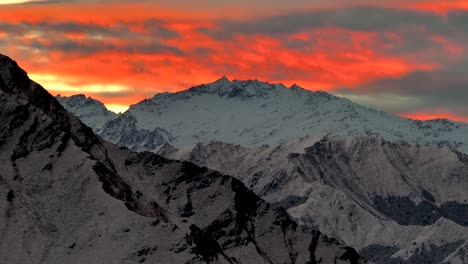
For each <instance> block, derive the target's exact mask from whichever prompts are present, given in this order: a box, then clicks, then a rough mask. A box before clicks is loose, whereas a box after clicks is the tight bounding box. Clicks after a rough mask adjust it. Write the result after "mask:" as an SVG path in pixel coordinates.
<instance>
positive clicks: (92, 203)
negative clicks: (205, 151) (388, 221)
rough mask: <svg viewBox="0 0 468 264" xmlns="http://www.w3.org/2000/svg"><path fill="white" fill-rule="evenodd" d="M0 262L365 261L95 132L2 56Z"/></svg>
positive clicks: (238, 186)
mask: <svg viewBox="0 0 468 264" xmlns="http://www.w3.org/2000/svg"><path fill="white" fill-rule="evenodd" d="M0 76H1V78H0V102H1V107H0V120H1V122H0V131H1V132H0V137H1V140H0V193H2V194H4V196H3V199H0V212H1V215H0V237H1V239H0V262H1V263H142V262H147V263H351V264H354V263H365V262H366V261H365V260H363V259H362V258H361V257H360V256H359V255H358V254H357V253H356V251H354V250H353V249H351V248H349V247H346V246H343V245H342V244H341V243H339V242H338V241H337V240H335V239H330V238H328V237H326V236H324V235H322V234H321V233H320V232H318V231H314V230H311V229H309V228H307V227H304V226H301V225H298V224H296V222H294V221H293V220H292V219H291V218H290V217H289V215H288V214H287V213H286V212H285V211H284V209H281V208H279V207H275V206H273V205H270V204H268V203H267V202H265V201H264V200H262V199H261V198H259V197H258V196H256V195H255V194H254V193H253V192H251V191H249V190H248V189H247V188H246V187H245V186H244V185H243V184H242V183H241V182H240V181H239V180H237V179H235V178H233V177H230V176H225V175H222V174H219V173H217V172H214V171H211V170H209V169H206V168H202V167H198V166H196V165H194V164H192V163H188V162H180V161H171V160H167V159H165V158H162V157H160V156H157V155H154V154H151V153H134V152H131V151H130V150H128V149H124V148H119V147H116V146H114V145H112V144H110V143H107V142H104V141H102V140H101V139H100V138H98V137H96V136H95V135H94V134H93V133H92V132H91V130H90V129H89V128H88V127H86V126H84V125H83V124H82V123H81V122H79V121H78V119H77V118H75V117H74V116H72V115H69V114H68V113H67V112H66V111H65V110H64V109H63V108H62V106H61V105H60V104H59V103H58V102H57V101H56V100H55V99H54V98H53V97H52V96H50V95H49V94H48V93H47V92H46V91H45V90H43V89H42V88H41V87H40V86H39V85H37V84H35V83H33V82H31V81H30V80H29V79H28V78H27V75H26V73H25V72H24V71H22V70H21V69H20V68H19V67H18V66H17V65H16V63H14V62H13V61H11V60H10V59H9V58H7V57H4V56H0Z"/></svg>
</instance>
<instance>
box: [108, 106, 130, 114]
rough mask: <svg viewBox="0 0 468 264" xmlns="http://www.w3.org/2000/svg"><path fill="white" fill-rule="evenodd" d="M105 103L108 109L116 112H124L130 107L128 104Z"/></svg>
mask: <svg viewBox="0 0 468 264" xmlns="http://www.w3.org/2000/svg"><path fill="white" fill-rule="evenodd" d="M104 105H105V106H106V108H107V110H109V111H112V112H114V113H116V114H121V113H124V112H125V111H127V110H128V108H129V106H128V105H118V104H104Z"/></svg>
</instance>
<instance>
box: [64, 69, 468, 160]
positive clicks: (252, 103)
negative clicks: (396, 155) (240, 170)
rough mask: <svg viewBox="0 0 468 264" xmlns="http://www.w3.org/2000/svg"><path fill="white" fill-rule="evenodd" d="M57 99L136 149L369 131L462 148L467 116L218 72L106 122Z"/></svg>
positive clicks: (71, 100) (78, 100) (467, 147)
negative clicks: (409, 112) (438, 115)
mask: <svg viewBox="0 0 468 264" xmlns="http://www.w3.org/2000/svg"><path fill="white" fill-rule="evenodd" d="M58 99H59V101H60V102H61V103H62V104H63V105H64V106H65V107H66V108H67V109H68V110H69V111H71V112H72V113H74V114H75V115H76V116H78V117H79V118H81V119H82V120H83V122H85V123H86V124H88V125H89V126H90V127H91V128H93V129H94V130H95V131H96V132H97V133H98V134H99V135H101V136H102V137H103V138H105V139H107V140H109V141H111V142H113V143H116V144H119V145H122V146H127V147H129V148H131V149H136V150H150V151H151V150H153V149H154V148H155V147H157V146H159V145H162V144H164V143H170V144H171V145H174V146H176V147H183V146H187V145H190V144H196V143H200V142H210V141H220V142H225V143H232V144H240V145H242V146H246V147H252V146H261V145H278V144H282V143H286V142H288V141H290V140H295V139H298V138H302V137H305V136H313V137H315V138H318V139H319V138H321V137H324V136H327V137H330V138H343V137H350V136H368V137H382V138H384V139H385V140H387V141H390V142H404V143H410V144H418V145H439V146H447V147H451V148H454V149H457V150H459V151H461V152H464V153H468V136H466V135H468V125H467V124H464V123H457V122H452V121H449V120H445V119H438V120H432V121H425V122H423V121H414V120H411V119H407V118H402V117H399V116H395V115H391V114H388V113H385V112H381V111H377V110H374V109H370V108H367V107H363V106H361V105H358V104H356V103H353V102H351V101H349V100H347V99H344V98H340V97H336V96H333V95H331V94H328V93H325V92H312V91H309V90H305V89H303V88H301V87H299V86H297V85H293V86H292V87H290V88H287V87H285V86H284V85H282V84H270V83H265V82H261V81H257V80H249V81H229V80H228V79H227V78H226V77H223V78H221V79H219V80H217V81H215V82H213V83H211V84H204V85H200V86H196V87H192V88H190V89H188V90H186V91H181V92H177V93H162V94H157V95H156V96H154V97H153V98H151V99H147V100H143V101H141V102H139V103H138V104H135V105H132V106H131V107H130V109H129V110H128V111H127V112H125V113H123V114H121V115H118V116H115V118H114V119H112V120H110V121H108V122H107V123H104V121H106V120H109V119H111V118H109V117H110V116H112V115H111V114H110V113H109V111H106V110H104V109H103V108H102V106H101V104H100V103H99V102H97V101H95V100H92V99H89V98H88V99H86V98H85V97H84V96H82V95H80V96H72V97H59V98H58ZM88 102H89V103H88ZM84 105H90V106H89V107H81V106H84ZM96 109H99V110H96ZM90 113H93V114H92V115H90Z"/></svg>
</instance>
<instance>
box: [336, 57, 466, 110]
mask: <svg viewBox="0 0 468 264" xmlns="http://www.w3.org/2000/svg"><path fill="white" fill-rule="evenodd" d="M467 68H468V58H464V59H462V60H461V61H460V62H458V63H456V64H452V65H449V66H447V67H445V68H442V69H439V70H434V71H417V72H411V73H408V74H407V75H405V76H403V77H401V78H387V79H379V80H375V81H373V82H371V83H368V84H365V85H362V86H358V87H354V88H352V89H338V90H336V91H335V93H338V94H340V95H343V96H349V97H351V98H355V99H356V100H357V101H359V100H360V98H361V99H362V101H361V102H362V103H365V104H368V105H370V106H373V107H379V108H381V107H383V108H384V109H383V110H386V111H390V112H418V111H429V110H434V109H446V110H449V111H450V112H452V113H454V114H457V115H460V116H468V75H467V74H466V69H467ZM389 98H400V99H408V100H401V102H400V103H396V102H391V101H388V100H389ZM395 100H397V99H395Z"/></svg>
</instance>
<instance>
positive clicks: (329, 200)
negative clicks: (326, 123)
mask: <svg viewBox="0 0 468 264" xmlns="http://www.w3.org/2000/svg"><path fill="white" fill-rule="evenodd" d="M156 153H158V154H161V155H163V156H165V157H168V158H172V159H181V160H187V161H191V162H194V163H195V164H198V165H200V166H206V167H208V168H211V169H215V170H219V171H221V172H223V173H226V174H229V175H234V176H235V177H237V178H238V179H240V180H241V181H243V182H244V184H245V185H246V186H248V187H249V188H250V189H252V190H253V191H254V192H255V193H257V194H258V195H259V196H261V197H262V198H264V199H266V200H267V201H269V202H271V203H274V204H278V205H281V206H282V207H284V208H286V209H287V210H288V212H289V213H290V214H291V215H292V216H293V217H294V218H295V219H296V220H297V221H299V222H301V223H304V224H306V225H309V226H314V227H318V228H319V229H320V230H322V231H323V232H325V233H326V234H328V235H331V236H334V237H339V238H340V239H342V240H343V241H345V242H346V243H347V244H349V245H351V246H353V247H354V248H356V249H358V250H359V251H360V253H362V254H363V255H364V256H366V257H369V259H370V260H373V261H375V262H377V263H381V264H395V263H399V264H414V263H426V264H429V263H437V264H438V263H466V261H468V254H466V252H468V251H466V252H465V248H466V247H467V246H468V192H467V191H466V190H467V189H468V155H465V154H462V153H459V152H456V151H453V150H450V149H448V148H440V147H422V146H415V145H403V144H394V143H389V142H387V141H384V140H382V139H376V138H368V137H355V138H347V139H327V138H324V139H321V140H319V141H318V142H317V140H316V139H314V138H302V139H298V140H294V141H290V142H288V143H286V144H283V145H279V146H260V147H255V148H245V147H242V146H240V145H232V144H226V143H223V142H210V143H199V144H196V145H192V146H187V147H184V148H181V149H176V148H174V147H172V146H170V145H165V146H161V147H159V148H158V149H156ZM460 261H461V262H460Z"/></svg>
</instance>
